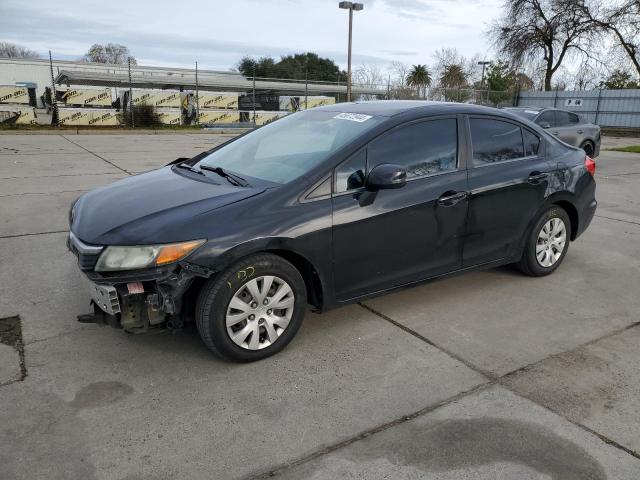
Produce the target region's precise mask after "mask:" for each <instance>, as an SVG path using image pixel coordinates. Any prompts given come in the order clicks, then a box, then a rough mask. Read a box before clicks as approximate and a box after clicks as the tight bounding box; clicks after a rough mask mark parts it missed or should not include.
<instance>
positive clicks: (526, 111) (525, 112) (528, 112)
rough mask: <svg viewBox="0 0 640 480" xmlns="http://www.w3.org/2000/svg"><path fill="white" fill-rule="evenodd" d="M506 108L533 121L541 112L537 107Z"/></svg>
mask: <svg viewBox="0 0 640 480" xmlns="http://www.w3.org/2000/svg"><path fill="white" fill-rule="evenodd" d="M505 110H506V111H507V112H509V113H513V114H514V115H518V116H519V117H522V118H526V119H527V120H531V121H533V119H534V118H536V117H537V116H538V114H539V113H540V110H536V109H535V108H505Z"/></svg>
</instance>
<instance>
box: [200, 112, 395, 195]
mask: <svg viewBox="0 0 640 480" xmlns="http://www.w3.org/2000/svg"><path fill="white" fill-rule="evenodd" d="M383 120H384V118H381V117H373V116H370V115H361V114H350V113H339V112H329V111H305V112H300V113H295V114H292V115H289V116H287V117H284V118H282V119H280V120H277V121H275V122H273V123H270V124H268V125H265V126H264V127H261V128H259V129H257V130H255V131H253V132H251V133H249V134H247V135H245V136H244V137H241V138H239V139H237V140H236V141H234V142H231V143H229V144H228V145H226V146H224V147H222V148H220V149H218V150H216V151H215V152H213V153H211V154H210V155H207V156H206V157H204V158H203V159H202V160H200V162H198V165H200V164H203V165H208V166H210V167H222V168H224V169H228V170H229V171H231V172H234V173H237V174H239V175H242V176H248V177H254V178H259V179H262V180H267V181H270V182H276V183H287V182H290V181H292V180H295V179H296V178H298V177H301V176H304V175H305V174H306V173H307V172H309V171H310V170H311V169H313V168H314V167H315V166H317V165H319V164H320V163H322V162H323V161H324V160H326V159H327V158H329V156H331V155H332V154H333V153H335V152H336V151H337V150H338V149H340V148H341V147H343V146H344V145H346V144H347V143H349V142H351V141H352V140H354V139H356V138H357V137H359V136H360V135H362V134H363V133H364V132H366V131H368V130H370V129H371V128H373V127H374V126H375V125H378V124H379V123H380V122H382V121H383Z"/></svg>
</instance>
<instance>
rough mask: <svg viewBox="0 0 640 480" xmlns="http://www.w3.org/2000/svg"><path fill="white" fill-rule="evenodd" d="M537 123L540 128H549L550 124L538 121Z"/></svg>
mask: <svg viewBox="0 0 640 480" xmlns="http://www.w3.org/2000/svg"><path fill="white" fill-rule="evenodd" d="M539 125H540V126H541V127H542V128H551V124H550V123H549V122H540V123H539Z"/></svg>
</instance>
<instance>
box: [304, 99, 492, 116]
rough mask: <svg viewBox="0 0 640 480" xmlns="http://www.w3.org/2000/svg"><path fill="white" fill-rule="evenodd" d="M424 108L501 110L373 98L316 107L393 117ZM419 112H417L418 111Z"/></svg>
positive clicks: (432, 111) (431, 111) (433, 111)
mask: <svg viewBox="0 0 640 480" xmlns="http://www.w3.org/2000/svg"><path fill="white" fill-rule="evenodd" d="M418 109H419V110H423V111H424V112H423V113H429V114H433V115H437V114H447V113H489V114H495V113H498V112H500V110H498V109H497V108H493V107H484V106H481V105H473V104H469V103H455V102H430V101H426V100H372V101H363V102H348V103H336V104H334V105H327V106H324V107H316V108H314V110H325V111H328V112H340V113H360V114H364V115H373V116H379V117H393V116H394V115H398V114H401V113H405V112H407V111H410V110H418ZM416 113H417V112H416Z"/></svg>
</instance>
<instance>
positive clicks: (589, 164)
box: [584, 155, 596, 176]
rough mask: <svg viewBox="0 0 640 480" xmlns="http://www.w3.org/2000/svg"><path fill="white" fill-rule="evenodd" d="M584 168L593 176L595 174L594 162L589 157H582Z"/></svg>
mask: <svg viewBox="0 0 640 480" xmlns="http://www.w3.org/2000/svg"><path fill="white" fill-rule="evenodd" d="M584 168H586V169H587V172H589V173H590V174H591V176H594V175H595V174H596V161H595V160H594V159H593V158H591V157H590V156H588V155H586V156H585V157H584Z"/></svg>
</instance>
